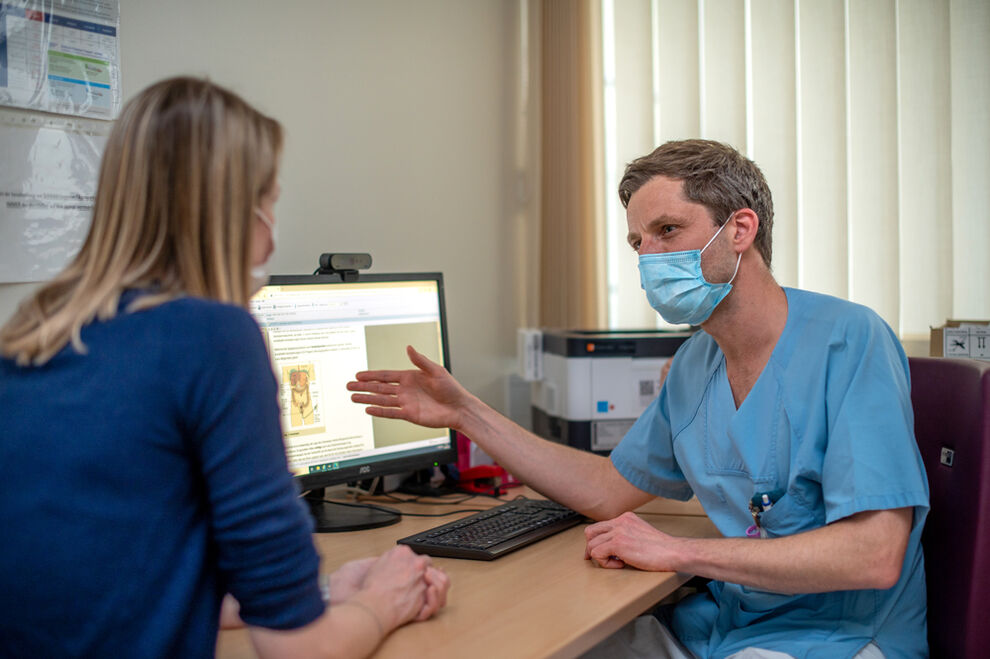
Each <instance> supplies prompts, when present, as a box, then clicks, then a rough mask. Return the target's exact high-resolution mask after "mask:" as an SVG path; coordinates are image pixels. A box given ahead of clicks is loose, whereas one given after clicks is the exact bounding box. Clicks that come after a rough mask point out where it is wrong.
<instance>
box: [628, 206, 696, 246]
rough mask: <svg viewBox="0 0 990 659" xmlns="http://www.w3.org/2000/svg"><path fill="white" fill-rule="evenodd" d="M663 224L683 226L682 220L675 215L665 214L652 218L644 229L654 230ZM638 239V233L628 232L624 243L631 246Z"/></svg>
mask: <svg viewBox="0 0 990 659" xmlns="http://www.w3.org/2000/svg"><path fill="white" fill-rule="evenodd" d="M664 224H678V225H679V224H684V218H683V217H678V216H677V215H668V214H667V213H662V214H660V215H658V216H656V217H655V218H653V219H652V220H650V221H649V222H647V223H646V228H647V229H655V228H657V227H658V226H660V225H664ZM639 237H640V235H639V234H638V233H636V232H635V231H630V232H629V233H627V234H626V242H627V243H629V244H630V245H632V243H633V241H634V240H635V239H636V238H639Z"/></svg>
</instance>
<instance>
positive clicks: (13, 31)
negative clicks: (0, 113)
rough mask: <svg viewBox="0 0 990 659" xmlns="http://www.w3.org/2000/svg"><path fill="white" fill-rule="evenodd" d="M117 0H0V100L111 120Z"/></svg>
mask: <svg viewBox="0 0 990 659" xmlns="http://www.w3.org/2000/svg"><path fill="white" fill-rule="evenodd" d="M119 27H120V3H119V1H118V0H0V105H8V106H13V107H19V108H25V109H29V110H43V111H45V112H56V113H59V114H72V115H77V116H81V117H92V118H97V119H113V118H115V117H116V116H117V113H118V111H119V110H120V47H119V41H118V38H117V33H118V29H119Z"/></svg>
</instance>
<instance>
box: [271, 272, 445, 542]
mask: <svg viewBox="0 0 990 659" xmlns="http://www.w3.org/2000/svg"><path fill="white" fill-rule="evenodd" d="M251 313H252V314H253V315H254V317H255V319H256V320H257V322H258V324H259V325H260V326H261V330H262V334H263V336H264V340H265V345H266V346H267V348H268V353H269V356H270V357H271V361H272V365H273V367H274V370H275V376H276V379H277V380H278V392H279V407H280V409H281V414H282V432H283V435H284V441H285V451H286V457H287V459H288V463H289V470H290V471H291V472H292V474H293V475H294V477H295V478H296V480H297V482H298V483H299V485H300V489H301V490H303V491H309V492H310V495H309V496H308V497H307V503H308V505H309V507H310V510H311V512H312V514H313V517H314V519H315V522H316V528H317V530H318V531H335V530H354V529H358V528H371V527H375V526H384V525H386V524H390V523H394V522H396V521H398V514H397V513H396V514H389V513H388V512H387V511H386V510H381V509H376V508H367V507H354V506H346V505H340V504H333V503H330V502H327V501H325V500H324V496H323V489H324V488H326V487H328V486H331V485H338V484H341V483H348V482H352V481H358V480H365V479H369V478H374V477H376V476H385V475H390V474H398V473H405V472H411V471H416V470H419V469H424V468H429V467H433V466H436V465H441V464H447V463H450V462H454V461H455V460H456V457H457V448H456V444H455V438H454V434H453V432H452V431H450V430H449V429H446V428H443V429H436V428H422V427H420V426H416V425H414V424H411V423H408V422H406V421H401V420H396V419H382V418H378V417H372V416H370V415H368V414H366V413H365V410H364V406H363V405H358V404H356V403H353V402H351V392H350V391H348V390H347V388H346V383H347V382H348V381H349V380H352V379H354V374H355V373H356V372H358V371H363V370H372V369H374V370H377V369H409V368H413V367H412V365H411V364H410V363H409V358H408V356H407V355H406V346H407V345H411V346H413V347H414V348H416V350H418V351H419V352H421V353H422V354H424V355H426V356H427V357H429V358H430V359H432V360H433V361H435V362H437V363H440V364H443V366H444V367H446V368H447V369H448V370H449V368H450V356H449V348H448V344H447V321H446V315H445V311H444V291H443V275H441V274H440V273H425V274H362V275H361V276H360V277H359V278H358V279H357V280H355V281H344V280H343V279H342V278H341V276H340V275H337V274H330V275H321V274H317V275H281V276H273V277H272V278H271V281H270V282H269V284H268V285H267V286H264V287H263V288H262V289H261V290H260V291H259V292H258V293H257V294H255V296H254V297H253V298H252V299H251Z"/></svg>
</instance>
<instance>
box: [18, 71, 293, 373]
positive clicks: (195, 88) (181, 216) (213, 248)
mask: <svg viewBox="0 0 990 659" xmlns="http://www.w3.org/2000/svg"><path fill="white" fill-rule="evenodd" d="M281 148H282V128H281V126H280V125H279V124H278V122H276V121H275V120H274V119H271V118H269V117H266V116H264V115H262V114H261V113H260V112H258V111H257V110H255V109H254V108H252V107H251V106H250V105H248V104H247V103H246V102H245V101H244V100H243V99H241V98H240V97H239V96H237V95H236V94H234V93H232V92H230V91H228V90H226V89H223V88H222V87H219V86H217V85H215V84H213V83H211V82H209V81H206V80H200V79H195V78H172V79H169V80H164V81H162V82H159V83H157V84H154V85H152V86H151V87H148V88H147V89H145V90H144V91H142V92H141V93H140V94H138V96H137V97H135V98H134V99H132V100H131V101H130V102H129V103H127V105H126V106H125V107H124V109H123V111H122V112H121V114H120V117H119V118H118V119H117V121H116V125H115V126H114V128H113V131H112V132H111V134H110V137H109V139H108V141H107V146H106V151H105V152H104V154H103V161H102V163H101V166H100V178H99V184H98V186H97V192H96V200H95V203H94V207H93V221H92V224H91V226H90V229H89V234H88V235H87V237H86V241H85V243H84V244H83V247H82V249H81V250H80V252H79V254H78V255H77V256H76V257H75V259H74V260H73V261H72V263H70V264H69V266H68V267H67V268H66V269H65V270H63V271H62V272H61V273H60V274H58V275H57V276H56V277H55V278H54V279H53V280H52V281H51V282H49V283H47V284H46V285H45V286H43V287H42V288H41V289H40V290H38V291H37V292H36V293H35V294H34V295H33V296H31V297H30V298H28V299H27V300H25V301H24V302H23V303H22V304H21V306H20V307H19V308H18V310H17V312H16V313H15V314H14V316H13V318H11V320H10V321H9V322H8V323H7V324H6V325H5V326H4V327H3V328H2V329H0V352H2V354H3V355H4V356H7V357H10V358H14V359H16V360H17V362H18V363H19V364H21V365H27V364H36V365H40V364H43V363H45V362H47V361H48V360H49V359H51V357H52V356H53V355H55V354H56V353H58V352H59V351H60V350H61V349H62V348H64V347H65V345H66V344H67V343H69V342H70V341H71V343H72V345H73V347H74V348H75V349H76V350H77V351H79V352H85V346H84V345H83V343H82V340H81V338H80V331H81V329H82V327H83V326H84V325H86V324H87V323H89V322H91V321H92V320H93V319H94V318H99V319H101V320H106V319H109V318H112V317H113V316H114V315H116V313H117V308H118V305H119V302H120V295H121V293H122V292H123V291H124V290H126V289H129V288H141V289H147V290H148V291H150V294H149V295H145V296H142V297H139V298H138V299H137V300H136V301H135V302H134V303H132V305H131V306H130V307H129V308H128V311H136V310H138V309H143V308H148V307H151V306H154V305H157V304H160V303H162V302H164V301H166V300H170V299H173V298H176V297H179V296H182V295H190V296H197V297H205V298H211V299H214V300H219V301H221V302H228V303H232V304H238V305H241V306H245V305H247V303H248V299H249V298H250V295H251V290H250V269H251V263H250V249H251V239H250V236H251V234H252V227H253V224H252V223H253V222H254V209H255V208H256V207H257V205H258V202H259V199H260V198H261V197H262V196H263V195H265V194H266V193H268V192H269V191H270V190H271V188H272V187H273V185H274V184H275V179H276V175H277V171H276V170H277V167H278V157H279V154H280V152H281Z"/></svg>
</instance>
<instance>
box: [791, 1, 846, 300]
mask: <svg viewBox="0 0 990 659" xmlns="http://www.w3.org/2000/svg"><path fill="white" fill-rule="evenodd" d="M796 6H797V10H798V12H799V18H798V40H799V46H798V57H799V62H800V64H799V70H798V76H799V86H798V92H797V93H798V103H799V108H800V110H799V112H798V121H799V128H798V140H799V145H798V148H799V161H798V167H799V172H800V173H799V179H798V195H799V207H798V222H799V226H798V231H799V241H800V243H799V247H800V256H799V259H800V260H799V270H798V285H799V286H801V287H802V288H807V289H809V290H813V291H819V292H822V293H828V294H830V295H837V296H839V297H846V294H847V290H848V277H847V270H846V268H847V251H846V248H847V235H848V232H847V226H846V225H847V216H846V190H847V186H846V121H845V111H846V103H845V98H846V90H845V35H844V16H843V8H842V4H841V3H838V2H833V1H832V0H798V3H797V5H796Z"/></svg>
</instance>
